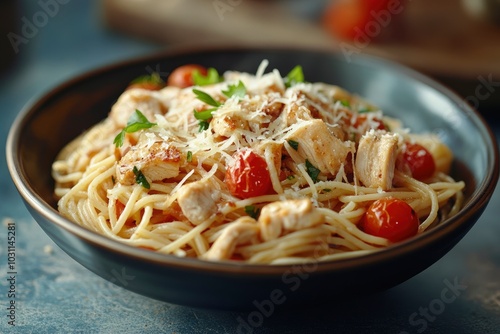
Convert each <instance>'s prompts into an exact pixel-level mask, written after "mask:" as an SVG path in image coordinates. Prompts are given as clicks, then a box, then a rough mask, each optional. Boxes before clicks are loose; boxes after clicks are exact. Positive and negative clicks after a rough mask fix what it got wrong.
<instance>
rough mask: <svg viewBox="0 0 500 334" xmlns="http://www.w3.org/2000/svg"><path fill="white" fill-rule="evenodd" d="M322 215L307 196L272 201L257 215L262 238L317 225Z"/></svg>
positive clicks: (276, 236)
mask: <svg viewBox="0 0 500 334" xmlns="http://www.w3.org/2000/svg"><path fill="white" fill-rule="evenodd" d="M322 220H323V215H322V214H321V213H320V212H319V211H317V210H316V209H315V208H314V207H313V205H312V203H311V201H310V200H309V199H307V198H304V199H296V200H286V201H280V202H273V203H270V204H267V205H265V206H264V207H263V208H262V210H261V212H260V216H259V225H260V236H261V238H262V239H263V240H265V241H267V240H273V239H276V238H278V237H279V236H280V235H282V234H283V232H285V231H297V230H301V229H305V228H309V227H312V226H315V225H318V224H320V223H321V222H322Z"/></svg>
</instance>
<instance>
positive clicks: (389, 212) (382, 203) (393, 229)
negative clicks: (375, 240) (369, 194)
mask: <svg viewBox="0 0 500 334" xmlns="http://www.w3.org/2000/svg"><path fill="white" fill-rule="evenodd" d="M419 225H420V221H419V220H418V217H417V214H416V213H415V211H414V210H413V209H412V207H411V206H410V205H409V204H408V203H406V202H405V201H403V200H401V199H398V198H391V197H389V198H382V199H379V200H376V201H375V202H373V203H372V204H371V205H370V206H369V207H368V209H367V210H366V212H365V214H364V216H363V218H362V219H361V222H360V223H359V228H360V229H361V230H362V231H364V232H365V233H368V234H371V235H374V236H377V237H382V238H386V239H389V240H390V241H392V242H397V241H401V240H405V239H408V238H410V237H412V236H414V235H416V234H417V232H418V227H419Z"/></svg>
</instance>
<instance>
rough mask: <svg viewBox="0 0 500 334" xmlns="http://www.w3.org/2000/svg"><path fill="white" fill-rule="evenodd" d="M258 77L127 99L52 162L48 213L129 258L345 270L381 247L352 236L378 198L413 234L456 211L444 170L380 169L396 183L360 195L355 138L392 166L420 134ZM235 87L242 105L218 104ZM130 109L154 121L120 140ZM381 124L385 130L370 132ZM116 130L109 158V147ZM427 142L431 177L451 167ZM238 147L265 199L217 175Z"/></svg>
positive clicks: (133, 92) (317, 92)
mask: <svg viewBox="0 0 500 334" xmlns="http://www.w3.org/2000/svg"><path fill="white" fill-rule="evenodd" d="M267 65H268V62H267V61H266V60H265V61H263V62H262V63H261V66H260V67H259V68H258V70H257V74H256V75H252V74H249V73H240V72H235V71H230V72H226V73H224V76H223V80H222V81H221V82H218V83H213V84H210V85H207V86H198V87H187V88H177V87H165V88H162V89H160V90H156V91H152V90H147V89H143V88H131V89H128V90H126V91H125V92H124V93H123V94H122V96H121V97H120V98H119V99H118V101H117V102H116V103H115V105H114V106H113V107H112V110H111V112H110V113H109V115H108V117H107V118H106V119H105V120H103V121H102V122H101V123H99V124H97V125H95V126H94V127H93V128H91V129H89V130H88V131H87V132H85V133H84V134H82V135H80V136H79V137H78V138H76V139H75V140H73V141H72V142H71V143H69V144H68V145H67V146H66V147H65V148H64V149H63V150H62V151H61V152H60V154H59V156H58V157H57V158H56V161H54V163H53V167H52V175H53V178H54V179H55V181H56V186H55V189H54V193H55V195H56V196H57V197H58V198H59V202H58V210H59V211H60V212H61V214H62V215H63V216H65V217H67V218H68V219H70V220H72V221H74V222H75V223H77V224H80V225H82V226H84V227H85V228H88V229H90V230H92V231H95V232H97V233H100V234H103V235H105V236H107V237H109V238H112V239H115V240H118V241H120V242H123V243H126V244H129V245H132V246H136V247H142V248H146V249H150V250H152V251H157V252H160V253H165V254H173V255H176V256H182V257H197V258H200V259H204V260H228V261H244V262H247V263H252V264H262V263H263V264H276V265H278V264H293V263H299V262H305V261H330V260H335V259H345V258H351V257H355V256H362V255H365V254H369V253H371V252H374V251H377V250H380V249H383V248H385V247H388V246H390V245H391V244H392V243H393V242H391V241H390V240H388V239H386V238H383V237H380V236H375V235H371V234H368V233H365V232H364V231H363V230H362V229H361V228H360V227H359V223H360V221H361V220H362V219H363V216H364V214H365V212H366V210H367V208H368V206H369V205H370V204H371V203H373V202H374V201H377V200H380V199H382V198H396V199H400V200H404V201H405V202H406V203H408V204H409V205H410V206H411V208H412V209H413V210H414V212H415V214H416V215H417V216H418V218H419V220H420V227H419V229H418V233H419V234H420V233H424V232H425V231H426V230H427V229H429V228H432V226H435V225H436V224H439V223H440V222H441V221H442V220H444V219H447V218H448V217H450V216H452V215H454V214H456V213H457V212H458V211H459V210H460V208H461V205H462V201H463V194H462V190H463V188H464V183H463V182H461V181H458V182H456V181H455V180H454V179H453V178H452V177H451V176H449V170H437V171H436V172H435V173H434V174H433V176H431V177H429V178H427V179H425V180H417V179H415V178H413V177H412V176H411V173H409V172H408V171H407V170H405V169H404V168H401V167H400V165H398V163H399V160H397V161H396V160H395V161H390V162H388V163H392V164H394V165H393V166H392V168H393V169H394V171H393V173H392V174H391V173H389V174H387V175H388V176H387V177H390V178H391V179H389V185H390V187H388V188H384V187H381V186H370V185H369V184H365V183H368V182H369V181H367V179H366V178H363V175H360V173H361V172H360V171H359V169H357V167H355V163H356V161H357V159H360V158H361V156H360V155H361V154H362V150H360V151H359V152H358V150H357V148H358V144H359V142H360V140H362V138H363V136H364V135H366V134H367V133H370V134H372V135H373V136H382V135H384V134H391V135H393V136H394V137H391V138H396V139H397V140H396V144H395V145H396V149H395V150H396V151H395V152H396V153H395V154H399V153H400V152H401V151H402V150H403V148H404V145H405V144H404V143H406V142H412V141H417V142H419V141H420V142H423V141H425V140H427V139H428V138H427V137H426V135H425V134H419V135H418V136H415V137H413V135H412V133H411V132H410V131H409V130H408V129H406V128H403V127H401V126H400V125H399V123H398V122H397V120H394V119H389V118H388V117H387V116H384V114H383V113H382V111H381V110H378V109H377V108H375V107H374V106H372V105H370V104H368V103H367V102H366V101H364V100H363V99H361V98H359V97H357V96H355V95H352V94H350V93H348V92H346V91H345V90H343V89H342V88H340V87H338V86H334V85H329V84H325V83H306V82H296V83H292V84H288V83H287V81H286V79H285V78H284V77H282V76H281V74H280V73H279V71H278V70H276V69H275V70H273V71H271V72H268V73H266V67H267ZM240 82H241V83H242V85H243V86H244V89H245V91H244V94H242V95H241V94H240V95H238V96H231V95H229V96H228V94H226V93H227V92H228V90H230V89H231V88H234V87H236V85H237V84H239V83H240ZM193 88H196V89H199V90H201V91H203V92H205V93H206V94H208V95H209V96H211V97H213V98H214V99H215V100H216V101H217V102H218V105H217V107H216V108H214V110H213V112H212V113H211V116H209V117H208V118H207V119H206V120H205V121H204V122H205V124H204V128H202V127H201V125H203V124H202V123H203V122H202V121H201V120H199V119H197V118H196V117H195V113H197V112H198V111H206V110H207V109H209V107H211V106H208V105H207V102H206V101H203V100H202V99H200V97H199V96H198V97H197V96H196V95H195V94H194V92H193ZM224 92H226V93H224ZM141 109H142V110H141ZM135 110H139V111H140V112H141V115H142V116H144V117H145V118H147V119H148V120H149V121H150V122H154V123H151V124H150V125H149V126H148V127H145V128H142V129H140V130H139V131H134V132H133V131H130V132H127V133H126V134H125V131H124V127H125V126H126V125H125V124H127V123H126V122H127V119H130V117H131V116H132V115H134V112H135ZM193 110H194V111H193ZM136 115H137V113H136ZM361 120H362V122H361ZM381 121H384V122H385V123H386V124H391V128H387V127H383V128H382V129H381V128H380V126H381V125H380V124H381ZM325 129H326V131H327V132H321V131H325ZM371 129H376V130H371ZM122 130H123V134H125V135H124V137H123V140H124V141H123V143H122V145H121V146H120V145H118V144H117V142H116V141H115V138H117V135H118V134H119V133H120V132H121V131H122ZM429 136H430V135H429ZM387 138H389V137H387ZM427 141H428V142H429V140H427ZM430 141H432V143H433V145H434V146H433V147H438V148H439V149H436V150H434V151H433V152H434V153H433V154H434V156H433V157H434V159H435V160H436V161H439V166H450V165H451V159H452V155H451V153H450V151H449V149H447V147H446V146H445V145H444V144H443V143H441V142H440V141H439V140H438V139H436V138H435V137H432V139H430ZM332 145H333V146H332ZM248 149H249V150H251V152H253V153H254V154H256V155H258V156H260V157H261V158H262V161H264V163H265V165H266V166H267V167H266V170H267V172H266V173H267V174H269V179H268V183H269V190H268V191H266V192H265V193H259V194H255V195H248V196H245V197H243V198H242V197H241V196H239V195H238V194H237V193H235V192H234V191H233V190H232V188H231V187H234V186H232V185H231V184H230V180H228V177H229V176H228V175H229V174H230V173H232V171H231V170H230V167H229V166H234V165H235V164H236V163H237V161H238V157H237V155H236V154H237V153H238V152H240V153H241V152H246V151H245V150H248ZM398 156H399V155H398ZM131 157H133V158H131ZM371 158H372V157H367V159H371ZM155 159H156V160H155ZM375 167H377V166H375ZM148 168H149V169H148ZM381 170H383V169H381ZM155 173H156V174H155ZM158 173H159V174H158ZM162 173H165V174H162ZM381 173H382V172H381ZM158 175H160V176H159V177H158ZM163 175H164V176H165V177H163ZM381 175H382V174H381ZM141 177H142V179H141ZM238 182H243V183H242V184H241V185H238V187H239V186H241V187H243V186H244V180H243V181H242V180H241V179H240V181H238ZM248 187H250V186H248ZM304 199H308V201H306V202H304ZM307 203H309V204H307ZM273 210H274V211H273ZM301 210H302V211H301Z"/></svg>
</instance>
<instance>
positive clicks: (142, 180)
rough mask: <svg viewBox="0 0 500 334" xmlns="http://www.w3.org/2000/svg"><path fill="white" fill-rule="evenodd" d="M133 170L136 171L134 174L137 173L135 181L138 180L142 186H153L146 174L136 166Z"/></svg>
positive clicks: (147, 187)
mask: <svg viewBox="0 0 500 334" xmlns="http://www.w3.org/2000/svg"><path fill="white" fill-rule="evenodd" d="M132 171H133V172H134V175H135V182H137V183H138V184H140V185H141V186H143V187H144V188H146V189H149V188H151V186H150V185H149V182H148V180H147V179H146V177H145V176H144V174H142V172H141V171H140V170H139V169H137V167H136V166H134V168H133V169H132Z"/></svg>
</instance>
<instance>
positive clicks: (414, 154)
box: [402, 143, 436, 180]
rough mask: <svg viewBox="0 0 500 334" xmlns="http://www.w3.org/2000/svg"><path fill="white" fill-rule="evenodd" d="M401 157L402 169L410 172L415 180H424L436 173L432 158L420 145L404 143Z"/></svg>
mask: <svg viewBox="0 0 500 334" xmlns="http://www.w3.org/2000/svg"><path fill="white" fill-rule="evenodd" d="M402 155H403V157H402V160H403V163H404V167H407V168H408V169H409V170H410V171H411V175H412V177H414V178H415V179H417V180H425V179H427V178H429V177H431V176H432V175H433V174H434V172H435V171H436V162H435V161H434V157H433V156H432V154H431V153H430V152H429V151H428V150H427V149H426V148H425V147H423V146H422V145H420V144H417V143H406V147H405V149H404V151H403V152H402Z"/></svg>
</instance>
